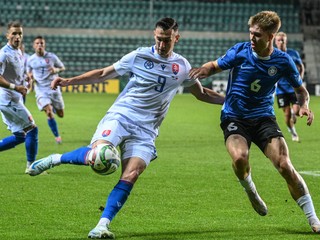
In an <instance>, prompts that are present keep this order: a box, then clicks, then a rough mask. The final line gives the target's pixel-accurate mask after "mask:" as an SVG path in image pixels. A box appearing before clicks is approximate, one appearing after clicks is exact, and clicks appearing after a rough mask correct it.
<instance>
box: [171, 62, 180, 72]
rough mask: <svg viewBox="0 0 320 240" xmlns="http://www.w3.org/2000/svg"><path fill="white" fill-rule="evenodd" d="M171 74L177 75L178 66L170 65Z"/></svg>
mask: <svg viewBox="0 0 320 240" xmlns="http://www.w3.org/2000/svg"><path fill="white" fill-rule="evenodd" d="M172 72H173V73H174V74H175V75H177V74H178V73H179V65H178V64H176V63H174V64H172Z"/></svg>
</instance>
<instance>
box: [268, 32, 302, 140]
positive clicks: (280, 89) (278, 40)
mask: <svg viewBox="0 0 320 240" xmlns="http://www.w3.org/2000/svg"><path fill="white" fill-rule="evenodd" d="M274 42H275V44H276V46H277V48H278V49H279V50H281V51H283V52H286V53H288V54H289V55H290V57H292V59H293V61H294V62H295V64H296V66H297V68H298V71H299V74H300V77H301V79H303V77H304V65H303V63H302V60H301V58H300V55H299V53H298V52H297V51H296V50H294V49H291V48H287V42H288V38H287V34H286V33H284V32H278V33H277V34H276V37H275V40H274ZM276 96H277V101H278V106H279V108H282V110H283V113H284V117H285V123H286V125H287V127H288V131H289V132H290V134H291V137H292V141H295V142H299V136H298V133H297V131H296V128H295V123H296V120H297V118H296V116H299V103H298V99H297V97H296V94H295V92H294V89H293V87H292V86H291V85H290V83H289V82H288V81H287V76H284V77H283V78H281V79H280V80H279V82H278V83H277V88H276ZM291 105H292V108H291Z"/></svg>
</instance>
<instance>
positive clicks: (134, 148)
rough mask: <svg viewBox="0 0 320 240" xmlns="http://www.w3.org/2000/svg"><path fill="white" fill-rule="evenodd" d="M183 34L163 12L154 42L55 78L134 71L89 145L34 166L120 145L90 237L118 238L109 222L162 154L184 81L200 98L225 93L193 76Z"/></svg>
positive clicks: (39, 168) (77, 80)
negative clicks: (165, 123) (162, 131)
mask: <svg viewBox="0 0 320 240" xmlns="http://www.w3.org/2000/svg"><path fill="white" fill-rule="evenodd" d="M179 37H180V35H179V32H178V24H177V22H176V21H175V20H174V19H172V18H163V19H161V20H159V21H158V22H157V23H156V25H155V29H154V39H155V42H156V44H155V45H154V46H152V47H141V48H138V49H137V50H135V51H133V52H131V53H129V54H127V55H125V56H124V57H122V58H121V59H120V60H119V61H118V62H116V63H114V64H113V65H111V66H108V67H105V68H102V69H96V70H92V71H89V72H87V73H84V74H82V75H80V76H76V77H72V78H67V79H64V78H57V79H55V80H54V81H53V82H52V84H51V86H52V87H53V88H54V89H56V88H57V86H68V85H83V84H92V83H98V82H103V81H105V80H106V79H112V78H115V77H117V76H119V75H124V74H125V73H130V79H129V82H128V84H127V86H126V87H125V89H124V90H123V91H122V92H121V94H120V95H119V96H118V98H117V99H116V101H115V102H114V104H113V105H112V106H111V107H110V109H109V110H108V111H107V114H106V115H105V116H104V118H103V119H102V120H101V121H100V123H99V125H98V127H97V129H96V132H95V134H94V135H93V138H92V140H91V144H90V145H89V146H88V147H82V148H79V149H76V150H74V151H72V152H68V153H65V154H62V155H61V154H54V155H51V156H49V157H46V158H43V159H40V160H39V161H36V162H35V163H34V164H33V165H32V166H31V167H30V171H31V172H30V175H38V174H40V173H41V172H43V171H45V170H47V169H49V168H52V167H54V166H57V165H59V164H61V163H72V164H79V165H88V159H87V156H88V155H89V154H88V153H89V152H90V150H91V149H92V148H94V147H96V146H97V145H98V144H101V143H109V144H112V145H114V146H120V149H121V159H122V175H121V177H120V180H119V182H118V183H117V185H116V186H115V187H114V189H113V190H112V191H111V193H110V195H109V197H108V200H107V203H106V207H105V209H104V211H103V213H102V216H101V218H100V221H99V223H98V224H97V226H96V227H95V228H94V229H93V230H92V231H90V232H89V235H88V237H89V238H98V239H100V238H110V239H113V238H114V234H113V233H112V232H110V230H109V224H110V222H111V221H112V219H113V218H114V217H115V215H116V214H117V213H118V211H119V210H120V209H121V207H122V206H123V205H124V203H125V202H126V200H127V198H128V196H129V194H130V192H131V189H132V188H133V185H134V184H135V182H136V181H137V180H138V177H139V176H140V174H141V173H142V172H143V171H144V170H145V168H146V167H147V166H148V165H149V163H150V161H152V160H153V159H155V158H156V157H157V155H156V148H155V139H156V137H157V135H158V128H159V126H160V124H161V122H162V120H163V119H164V118H165V115H166V113H167V111H168V109H169V105H170V102H171V100H172V99H173V97H174V96H175V95H176V93H177V90H178V88H179V86H180V85H184V86H187V87H189V90H190V92H191V93H192V94H193V95H194V96H195V97H196V98H197V99H199V100H201V101H204V102H208V103H213V104H222V103H223V101H224V97H223V96H222V95H220V94H218V93H216V92H214V91H212V90H210V89H207V88H203V87H202V86H201V84H200V82H199V81H197V80H193V79H190V78H189V76H188V74H189V70H190V69H191V66H190V64H189V62H188V61H187V60H186V59H185V58H184V57H182V56H181V55H179V54H177V53H175V52H173V48H174V45H175V43H177V42H178V40H179Z"/></svg>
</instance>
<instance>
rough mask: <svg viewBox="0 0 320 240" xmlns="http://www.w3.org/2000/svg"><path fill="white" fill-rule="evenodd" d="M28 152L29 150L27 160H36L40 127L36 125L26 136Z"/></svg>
mask: <svg viewBox="0 0 320 240" xmlns="http://www.w3.org/2000/svg"><path fill="white" fill-rule="evenodd" d="M25 146H26V152H27V160H28V161H29V162H33V161H35V160H36V157H37V153H38V128H37V127H35V128H33V129H32V130H31V131H29V132H28V133H27V136H26V142H25Z"/></svg>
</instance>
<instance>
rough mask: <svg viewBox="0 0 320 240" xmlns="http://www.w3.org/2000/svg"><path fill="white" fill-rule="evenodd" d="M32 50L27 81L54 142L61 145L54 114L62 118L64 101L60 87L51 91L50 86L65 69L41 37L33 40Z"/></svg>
mask: <svg viewBox="0 0 320 240" xmlns="http://www.w3.org/2000/svg"><path fill="white" fill-rule="evenodd" d="M33 48H34V50H35V53H34V54H33V55H32V56H30V58H29V60H28V67H27V72H28V75H29V79H31V80H30V82H31V83H30V85H32V81H33V80H34V81H35V84H34V89H35V92H36V99H37V105H38V108H39V110H40V111H44V112H45V114H46V116H47V117H48V125H49V127H50V129H51V131H52V133H53V135H54V137H55V140H56V142H57V143H61V141H62V140H61V136H60V135H59V131H58V124H57V122H56V120H55V118H54V116H55V114H54V112H55V113H56V114H57V115H58V117H61V118H62V117H63V116H64V101H63V98H62V94H61V90H60V87H58V88H57V89H56V90H52V89H51V87H50V84H51V82H52V81H53V79H54V78H56V77H58V73H60V72H62V71H64V70H65V67H64V64H63V63H62V62H61V61H60V59H59V58H58V57H57V55H55V54H54V53H52V52H47V51H46V41H45V39H44V38H43V37H42V36H37V37H36V38H35V39H34V40H33Z"/></svg>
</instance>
